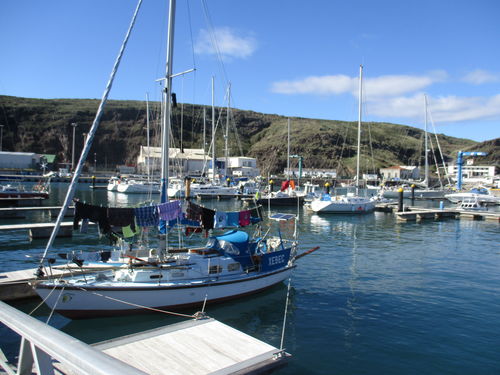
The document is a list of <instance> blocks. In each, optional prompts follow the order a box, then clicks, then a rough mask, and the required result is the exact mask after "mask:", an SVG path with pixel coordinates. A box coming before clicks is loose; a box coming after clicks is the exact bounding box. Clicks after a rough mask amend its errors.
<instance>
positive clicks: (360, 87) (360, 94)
mask: <svg viewBox="0 0 500 375" xmlns="http://www.w3.org/2000/svg"><path fill="white" fill-rule="evenodd" d="M362 96H363V65H360V66H359V99H358V102H359V103H358V156H357V159H356V187H359V154H360V151H361V98H362Z"/></svg>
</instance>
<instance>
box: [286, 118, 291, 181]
mask: <svg viewBox="0 0 500 375" xmlns="http://www.w3.org/2000/svg"><path fill="white" fill-rule="evenodd" d="M287 137H288V146H287V150H286V177H287V180H290V118H288V134H287Z"/></svg>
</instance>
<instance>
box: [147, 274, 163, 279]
mask: <svg viewBox="0 0 500 375" xmlns="http://www.w3.org/2000/svg"><path fill="white" fill-rule="evenodd" d="M162 277H163V276H162V275H160V274H158V275H151V276H149V278H150V279H161V278H162Z"/></svg>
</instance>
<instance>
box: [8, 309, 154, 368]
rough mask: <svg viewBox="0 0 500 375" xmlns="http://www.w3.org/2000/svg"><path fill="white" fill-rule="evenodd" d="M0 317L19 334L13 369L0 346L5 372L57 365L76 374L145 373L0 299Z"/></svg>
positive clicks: (55, 366) (54, 366)
mask: <svg viewBox="0 0 500 375" xmlns="http://www.w3.org/2000/svg"><path fill="white" fill-rule="evenodd" d="M0 321H1V322H2V323H3V324H4V325H5V326H7V327H8V328H10V329H11V330H13V331H14V332H16V333H17V334H19V335H20V336H21V344H20V349H19V360H18V363H17V369H14V368H13V366H12V364H10V363H9V362H8V360H7V358H6V357H5V355H4V354H3V353H2V351H1V350H0V368H3V370H4V371H5V373H7V374H8V375H14V374H31V373H32V368H33V365H34V367H35V372H36V373H37V374H41V375H45V374H54V373H55V371H54V370H55V369H56V368H57V367H58V365H60V366H61V367H64V369H69V370H70V372H71V373H76V374H88V375H125V374H127V375H128V374H130V375H135V374H137V375H138V374H143V375H144V374H145V373H144V372H142V371H140V370H138V369H137V368H135V367H132V366H130V365H128V364H126V363H124V362H122V361H120V360H118V359H116V358H113V357H111V356H109V355H107V354H105V353H103V352H101V351H100V350H98V349H96V348H93V347H92V346H89V345H87V344H85V343H83V342H81V341H79V340H77V339H75V338H74V337H71V336H69V335H67V334H65V333H63V332H61V331H59V330H57V329H55V328H54V327H51V326H49V325H48V324H45V323H43V322H41V321H39V320H37V319H35V318H33V317H31V316H29V315H27V314H25V313H23V312H21V311H19V310H17V309H15V308H13V307H11V306H9V305H7V304H6V303H4V302H0ZM54 360H55V361H56V362H54ZM0 372H1V371H0Z"/></svg>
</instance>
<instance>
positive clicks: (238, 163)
mask: <svg viewBox="0 0 500 375" xmlns="http://www.w3.org/2000/svg"><path fill="white" fill-rule="evenodd" d="M217 161H222V162H225V158H218V159H217ZM227 164H228V165H227V171H228V175H229V176H234V177H250V178H253V177H257V176H260V170H259V168H257V159H255V158H249V157H246V156H231V157H228V158H227Z"/></svg>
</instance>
